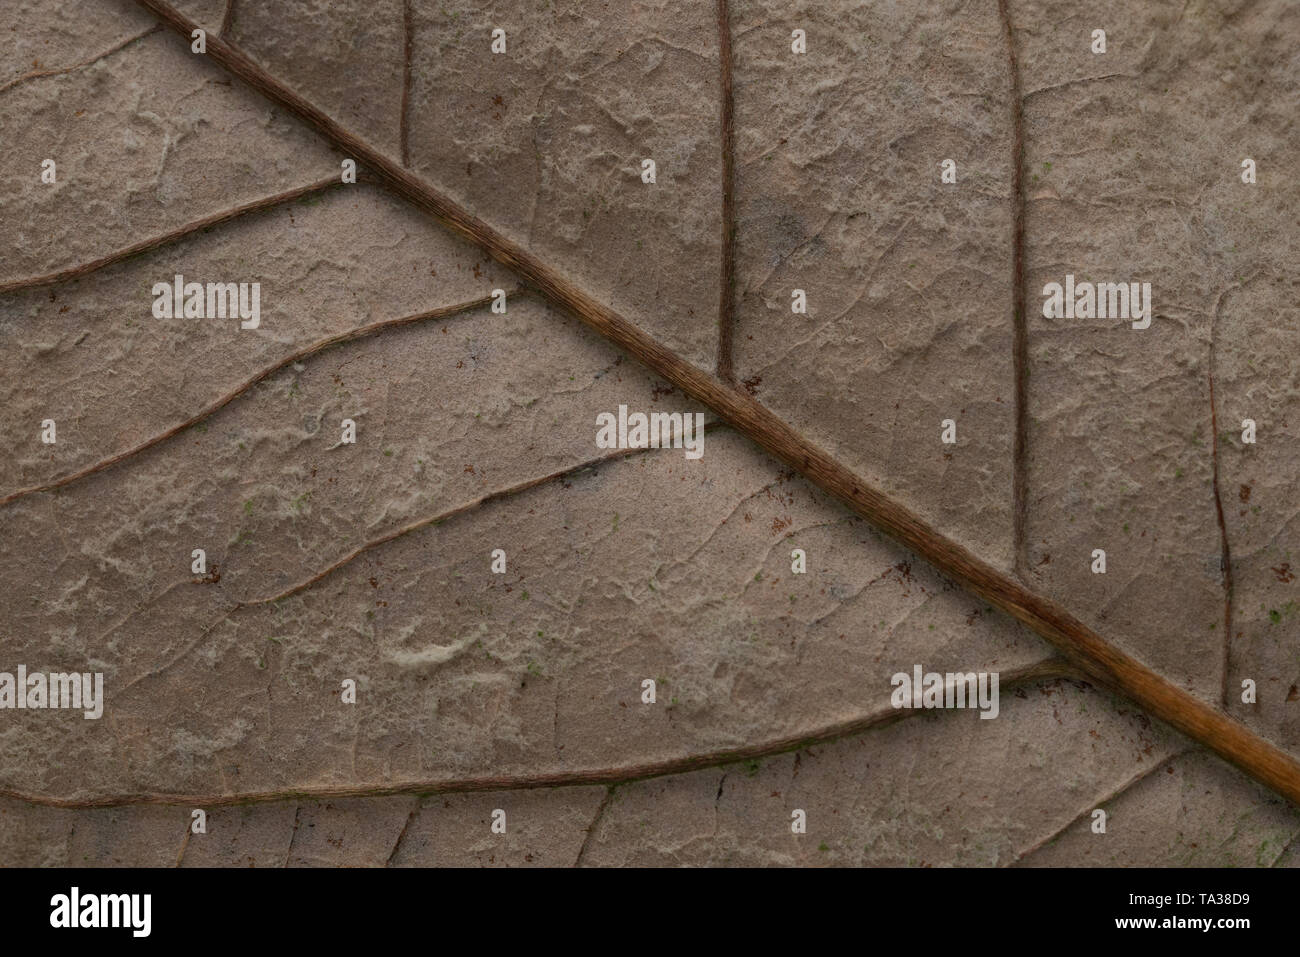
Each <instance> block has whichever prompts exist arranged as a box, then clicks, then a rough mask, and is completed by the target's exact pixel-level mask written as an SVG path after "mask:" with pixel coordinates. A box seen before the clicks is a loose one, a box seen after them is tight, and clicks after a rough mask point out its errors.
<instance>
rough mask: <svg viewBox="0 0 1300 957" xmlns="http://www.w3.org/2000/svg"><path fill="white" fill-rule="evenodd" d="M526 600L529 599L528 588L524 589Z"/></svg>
mask: <svg viewBox="0 0 1300 957" xmlns="http://www.w3.org/2000/svg"><path fill="white" fill-rule="evenodd" d="M524 601H528V589H527V588H525V589H524Z"/></svg>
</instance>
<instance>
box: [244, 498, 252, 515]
mask: <svg viewBox="0 0 1300 957" xmlns="http://www.w3.org/2000/svg"><path fill="white" fill-rule="evenodd" d="M244 514H245V515H252V514H253V501H252V499H249V500H248V501H247V502H245V503H244Z"/></svg>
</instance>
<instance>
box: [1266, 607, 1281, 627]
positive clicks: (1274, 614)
mask: <svg viewBox="0 0 1300 957" xmlns="http://www.w3.org/2000/svg"><path fill="white" fill-rule="evenodd" d="M1268 620H1269V621H1271V622H1272V623H1273V624H1275V625H1276V624H1277V623H1278V622H1279V621H1281V620H1282V613H1281V612H1280V611H1278V610H1277V609H1276V608H1270V609H1269V612H1268Z"/></svg>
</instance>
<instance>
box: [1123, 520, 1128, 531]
mask: <svg viewBox="0 0 1300 957" xmlns="http://www.w3.org/2000/svg"><path fill="white" fill-rule="evenodd" d="M1124 531H1125V532H1128V522H1125V523H1124Z"/></svg>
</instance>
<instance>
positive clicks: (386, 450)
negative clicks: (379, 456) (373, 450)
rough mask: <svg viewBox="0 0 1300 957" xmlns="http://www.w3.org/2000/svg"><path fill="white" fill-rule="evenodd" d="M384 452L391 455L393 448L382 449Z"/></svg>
mask: <svg viewBox="0 0 1300 957" xmlns="http://www.w3.org/2000/svg"><path fill="white" fill-rule="evenodd" d="M384 454H385V455H389V456H391V455H392V454H393V450H392V449H384Z"/></svg>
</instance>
